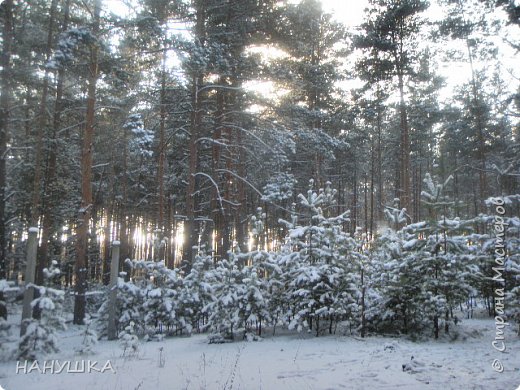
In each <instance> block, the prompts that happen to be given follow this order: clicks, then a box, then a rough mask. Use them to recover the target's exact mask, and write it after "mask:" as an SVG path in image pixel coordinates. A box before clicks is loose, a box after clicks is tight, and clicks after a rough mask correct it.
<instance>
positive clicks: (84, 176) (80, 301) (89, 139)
mask: <svg viewBox="0 0 520 390" xmlns="http://www.w3.org/2000/svg"><path fill="white" fill-rule="evenodd" d="M100 10H101V0H95V3H94V26H93V33H94V35H96V36H97V34H98V33H99V23H100ZM97 78H98V48H97V45H96V44H94V45H93V46H91V49H90V65H89V77H88V89H87V95H88V97H87V113H86V118H85V131H84V134H83V146H82V152H81V208H80V210H79V216H78V225H77V231H76V233H77V242H76V264H75V276H76V286H75V294H76V296H75V301H74V323H75V324H83V322H84V318H85V291H86V288H87V254H88V232H89V222H90V218H91V213H92V207H93V204H92V158H93V147H94V125H95V123H94V120H95V105H96V83H97Z"/></svg>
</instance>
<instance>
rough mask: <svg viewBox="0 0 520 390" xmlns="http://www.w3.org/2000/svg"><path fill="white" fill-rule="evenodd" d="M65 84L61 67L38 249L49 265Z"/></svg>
mask: <svg viewBox="0 0 520 390" xmlns="http://www.w3.org/2000/svg"><path fill="white" fill-rule="evenodd" d="M63 12H64V16H63V25H62V29H61V30H62V31H66V30H67V29H68V25H69V12H70V0H66V1H65V6H64V11H63ZM64 82H65V69H64V68H63V67H61V68H60V69H59V70H58V76H57V81H56V100H55V102H54V114H53V120H52V127H51V129H50V132H49V136H48V137H49V145H48V148H47V149H48V156H47V164H46V169H45V180H44V191H43V205H42V206H43V207H42V238H41V240H42V244H41V248H40V257H41V262H43V263H44V264H48V263H49V244H50V242H49V241H50V239H51V236H52V231H53V225H54V215H53V209H54V204H55V201H56V200H55V199H54V187H55V184H56V167H57V157H58V156H57V152H58V147H57V138H56V137H57V134H58V131H59V130H60V127H61V115H62V112H63V89H64Z"/></svg>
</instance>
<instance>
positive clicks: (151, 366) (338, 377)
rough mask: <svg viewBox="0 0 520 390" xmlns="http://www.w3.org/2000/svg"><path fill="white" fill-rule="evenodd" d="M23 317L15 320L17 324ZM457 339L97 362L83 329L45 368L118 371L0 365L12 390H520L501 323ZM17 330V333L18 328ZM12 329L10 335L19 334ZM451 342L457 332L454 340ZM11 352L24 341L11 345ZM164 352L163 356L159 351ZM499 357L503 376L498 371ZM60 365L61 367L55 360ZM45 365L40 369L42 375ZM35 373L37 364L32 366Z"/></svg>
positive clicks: (297, 341)
mask: <svg viewBox="0 0 520 390" xmlns="http://www.w3.org/2000/svg"><path fill="white" fill-rule="evenodd" d="M15 317H16V316H12V318H13V321H14V320H15ZM456 328H457V329H456V330H454V332H455V331H456V332H457V334H458V337H457V339H456V340H455V341H450V340H448V339H447V338H443V339H440V340H437V341H434V340H427V341H417V342H414V341H411V340H408V339H405V338H395V337H381V336H373V337H367V338H365V339H361V338H359V337H353V336H339V335H330V336H323V337H313V336H312V335H311V334H308V333H305V334H303V333H302V334H280V335H277V336H274V337H273V336H271V335H270V334H268V335H266V336H265V338H264V339H262V340H261V341H250V342H248V341H236V342H234V343H229V344H208V342H207V340H208V339H207V335H194V336H192V337H173V338H167V339H164V340H162V341H150V342H141V343H140V345H139V350H138V354H137V355H136V356H125V357H123V356H122V354H123V350H122V348H121V346H120V344H119V342H118V341H100V342H99V343H98V344H96V345H95V346H94V347H93V349H94V352H93V353H92V354H90V355H81V356H80V355H77V354H75V353H74V349H75V348H77V347H78V346H79V345H80V344H81V340H82V337H83V336H82V333H83V329H84V328H83V327H80V326H70V327H69V329H68V330H67V331H65V332H63V333H61V334H60V337H59V343H60V349H61V352H59V353H55V354H51V355H49V356H47V357H46V362H47V364H53V365H54V369H55V371H58V368H59V366H56V361H58V364H60V365H61V364H62V362H65V361H71V362H72V365H71V366H70V367H71V368H74V367H75V366H74V364H76V362H79V367H81V364H82V363H81V361H83V362H84V364H85V371H87V367H88V362H87V361H88V360H90V361H91V364H93V362H94V361H95V362H97V365H96V366H95V367H96V368H97V369H98V370H99V369H101V368H103V367H104V366H105V364H106V362H107V360H110V365H111V367H113V369H114V371H115V373H114V372H112V370H110V369H109V368H106V370H105V372H103V373H101V372H97V371H96V370H94V369H93V370H91V371H92V372H90V373H88V372H85V373H71V372H70V370H68V371H69V372H65V371H67V369H64V370H63V371H62V372H61V373H59V374H58V373H56V372H54V373H50V369H49V368H48V369H47V372H46V373H41V372H38V371H37V370H36V369H34V370H33V371H32V372H30V373H24V369H23V367H24V366H23V365H22V364H21V363H18V364H19V372H18V373H16V370H17V362H15V361H8V362H3V363H1V364H0V389H2V388H3V389H5V390H26V389H39V390H51V389H52V390H61V389H63V390H83V389H89V390H91V389H96V390H137V389H139V390H162V389H165V390H176V389H210V390H213V389H215V390H220V389H226V390H227V389H243V390H254V389H266V390H278V389H280V390H284V389H298V390H300V389H324V390H325V389H353V390H356V389H409V390H418V389H442V390H448V389H464V390H470V389H486V390H490V389H496V390H516V389H517V388H520V338H519V337H518V336H517V335H516V333H515V329H514V326H509V327H507V328H506V332H505V344H506V346H507V351H506V352H505V353H500V352H498V351H496V350H495V349H494V348H493V347H492V345H491V343H492V341H493V340H494V337H495V323H494V321H493V319H487V318H479V319H469V320H463V321H462V322H461V323H459V325H458V326H457V327H456ZM15 331H16V329H15ZM15 331H13V332H12V333H13V334H14V333H16V332H15ZM452 334H453V333H452ZM12 339H13V343H12V347H13V346H15V345H16V344H15V340H16V337H14V336H13V337H12ZM161 348H162V352H161V351H160V349H161ZM412 357H413V358H412ZM494 359H500V360H501V361H502V363H503V366H504V372H502V373H497V372H495V371H494V370H493V369H492V367H491V363H492V361H493V360H494ZM52 360H54V363H53V362H52ZM43 364H44V362H43V361H41V360H40V361H38V365H39V368H40V369H43ZM26 369H27V370H29V366H26Z"/></svg>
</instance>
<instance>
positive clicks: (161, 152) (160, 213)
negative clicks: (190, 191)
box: [154, 49, 166, 260]
mask: <svg viewBox="0 0 520 390" xmlns="http://www.w3.org/2000/svg"><path fill="white" fill-rule="evenodd" d="M159 100H160V103H159V105H160V122H159V145H158V160H159V161H158V164H157V195H158V198H159V199H158V202H157V203H158V205H157V207H158V210H157V234H159V237H158V239H159V240H162V239H163V237H164V163H165V155H166V142H165V134H164V132H165V130H164V129H165V122H166V49H164V51H163V58H162V66H161V94H160V99H159ZM165 254H166V246H165V245H161V244H160V245H159V251H158V253H154V257H155V258H156V259H157V260H165V258H164V257H165Z"/></svg>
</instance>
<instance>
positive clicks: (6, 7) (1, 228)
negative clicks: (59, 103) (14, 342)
mask: <svg viewBox="0 0 520 390" xmlns="http://www.w3.org/2000/svg"><path fill="white" fill-rule="evenodd" d="M0 7H2V8H3V10H2V13H3V24H4V28H3V30H2V42H3V45H2V56H1V58H0V65H1V66H2V76H1V80H0V83H1V86H2V91H1V92H0V279H6V278H7V259H6V255H7V250H6V244H7V237H6V234H7V232H6V229H5V224H6V216H5V203H6V201H5V200H6V199H5V195H6V194H5V189H6V185H7V182H6V159H7V132H8V122H9V104H10V100H11V94H12V90H11V50H12V44H13V8H14V6H13V0H5V1H4V2H3V3H2V4H1V5H0ZM3 298H4V297H3V292H0V316H1V317H4V318H5V319H7V309H6V307H5V305H4V300H3Z"/></svg>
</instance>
